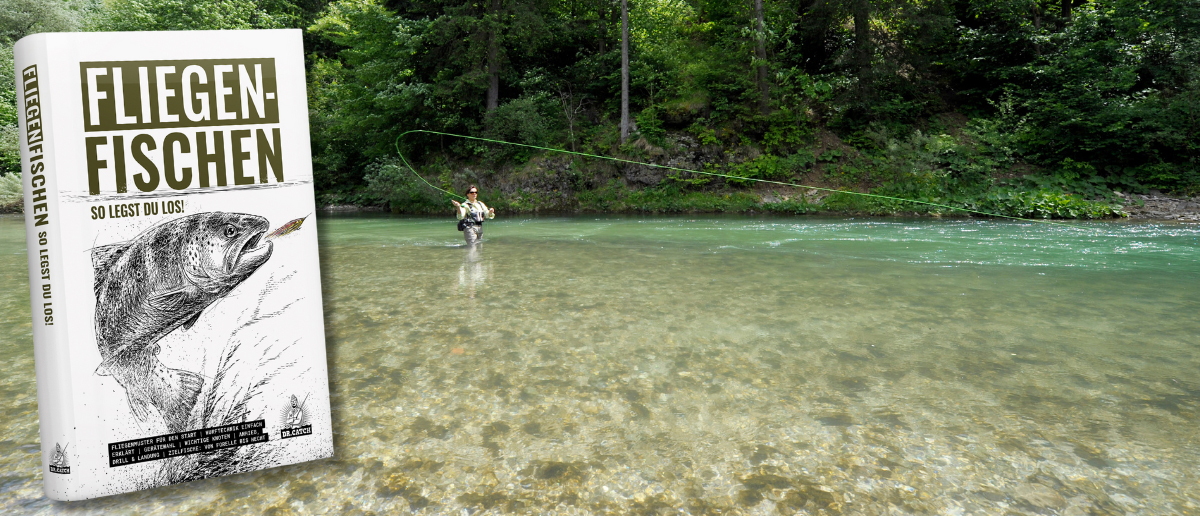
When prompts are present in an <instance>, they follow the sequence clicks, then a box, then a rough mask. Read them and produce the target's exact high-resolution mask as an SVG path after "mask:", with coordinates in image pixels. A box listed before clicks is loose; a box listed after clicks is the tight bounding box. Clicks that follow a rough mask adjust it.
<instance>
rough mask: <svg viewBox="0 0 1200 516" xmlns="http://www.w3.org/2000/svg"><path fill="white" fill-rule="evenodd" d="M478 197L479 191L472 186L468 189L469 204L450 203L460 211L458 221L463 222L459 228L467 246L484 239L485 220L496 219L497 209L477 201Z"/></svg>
mask: <svg viewBox="0 0 1200 516" xmlns="http://www.w3.org/2000/svg"><path fill="white" fill-rule="evenodd" d="M478 195H479V189H478V188H476V187H475V185H471V186H469V187H467V202H464V203H459V202H458V201H454V200H451V201H450V202H452V203H454V208H455V209H457V210H458V220H459V221H461V222H459V228H460V229H462V232H463V238H464V239H466V240H467V245H475V244H476V243H478V242H479V239H480V238H482V237H483V221H484V219H489V220H490V219H494V218H496V209H495V208H488V207H487V206H486V205H484V204H483V203H482V202H479V201H477V200H475V199H476V196H478Z"/></svg>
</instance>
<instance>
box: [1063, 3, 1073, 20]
mask: <svg viewBox="0 0 1200 516" xmlns="http://www.w3.org/2000/svg"><path fill="white" fill-rule="evenodd" d="M1071 3H1072V2H1071V0H1062V15H1063V19H1065V20H1067V21H1071V7H1072V5H1071Z"/></svg>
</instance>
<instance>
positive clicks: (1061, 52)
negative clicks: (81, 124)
mask: <svg viewBox="0 0 1200 516" xmlns="http://www.w3.org/2000/svg"><path fill="white" fill-rule="evenodd" d="M0 5H2V7H0V13H4V14H0V23H2V26H0V41H2V42H3V45H2V47H3V49H2V50H0V60H4V61H5V62H6V63H8V64H5V65H3V66H0V69H2V71H0V74H3V75H4V77H0V80H2V81H3V83H2V84H3V86H2V87H0V100H2V101H3V102H0V127H2V129H0V138H2V143H0V161H2V163H0V167H3V168H4V169H5V170H6V171H9V172H10V173H11V171H15V170H16V168H17V167H16V165H17V158H16V154H15V141H16V140H15V126H16V115H17V112H16V111H15V98H14V97H13V91H12V84H13V77H12V76H11V75H8V74H11V73H12V66H11V59H12V57H11V49H12V43H13V42H14V41H15V40H16V39H18V38H19V37H21V36H23V35H25V34H29V33H32V32H38V31H49V30H177V29H232V28H272V27H298V28H302V29H304V30H305V51H306V53H307V62H308V80H309V83H308V92H309V106H310V111H311V117H310V120H311V130H312V133H311V134H312V145H313V159H314V169H315V172H316V184H317V190H318V196H319V197H320V202H322V203H334V204H359V205H386V206H390V207H391V208H392V209H393V210H395V211H401V212H434V211H444V204H446V203H445V199H444V198H443V197H442V194H440V193H438V192H436V191H434V190H432V189H430V188H428V187H427V186H425V185H424V184H422V183H420V182H419V181H417V180H416V178H415V177H413V175H412V174H411V172H409V171H408V170H407V169H405V168H403V166H402V165H401V164H400V162H399V161H398V158H397V149H396V147H395V146H394V142H395V140H396V137H397V136H398V135H400V134H401V133H403V132H404V131H408V130H412V129H427V130H435V131H442V132H447V133H456V134H465V135H473V136H482V137H488V138H494V139H499V140H506V141H513V142H520V143H526V144H532V145H540V146H546V147H554V148H564V149H572V150H578V151H581V152H589V153H595V154H602V155H610V156H620V157H624V158H627V159H634V160H642V161H648V162H654V163H659V164H670V165H672V166H676V167H680V168H687V169H693V170H707V171H714V172H719V173H723V174H729V175H733V176H737V177H744V178H746V179H747V180H745V181H739V180H737V179H732V178H730V179H720V178H715V179H714V178H712V177H707V176H701V175H696V174H687V173H668V172H665V171H662V170H660V169H653V168H649V167H638V166H616V165H613V164H610V163H600V162H595V160H592V161H589V160H586V159H582V158H575V159H572V158H569V157H564V156H561V155H555V154H552V153H544V152H540V151H532V150H529V149H520V148H512V147H507V146H500V145H494V144H486V143H481V142H473V141H468V140H462V139H456V138H451V137H436V136H431V135H423V134H417V135H409V136H408V137H406V138H404V139H403V140H402V141H401V142H400V148H401V150H402V151H403V152H404V154H405V156H406V157H407V158H408V159H409V160H410V161H411V162H412V163H413V164H414V165H415V166H416V167H417V169H418V170H419V171H420V173H421V175H422V176H423V177H425V178H426V179H427V180H429V181H430V182H431V183H433V184H437V185H439V186H441V187H444V188H447V189H462V188H463V187H465V186H466V185H467V184H468V183H479V185H480V186H481V188H482V190H483V195H482V197H483V198H484V199H490V200H492V203H494V204H496V205H497V206H498V207H500V208H502V209H508V210H516V211H539V210H566V211H570V210H598V211H629V210H644V211H663V212H671V211H746V210H753V209H767V210H774V211H783V212H793V213H803V212H809V211H818V210H850V211H866V212H871V213H890V212H903V211H914V210H915V211H923V210H925V208H919V207H918V208H914V207H913V206H912V205H908V204H906V203H900V202H891V201H880V200H871V199H862V198H858V197H852V196H844V195H839V194H834V195H833V196H830V197H825V198H822V199H821V200H819V201H818V200H816V199H815V198H811V197H805V196H804V195H800V194H798V193H797V191H794V190H789V189H775V190H771V189H769V188H766V187H763V186H760V185H756V184H755V183H754V182H753V181H752V179H770V180H776V181H785V182H798V183H803V184H810V185H820V186H827V187H833V188H844V189H851V190H856V191H862V192H867V191H870V192H876V193H881V194H886V195H892V196H896V197H903V198H908V199H921V200H927V201H931V202H939V203H944V204H949V205H954V206H963V207H971V208H972V209H981V210H984V211H994V212H998V213H1005V214H1014V215H1020V216H1053V217H1093V216H1106V215H1111V214H1113V213H1114V209H1113V206H1115V204H1114V203H1115V202H1116V200H1117V199H1118V198H1117V197H1116V196H1115V192H1146V191H1150V190H1161V191H1163V192H1171V193H1177V194H1184V195H1194V194H1195V193H1196V192H1197V191H1198V190H1200V0H741V1H735V2H727V1H715V0H712V1H710V0H560V1H551V0H524V1H517V0H475V1H463V0H425V1H399V0H338V1H332V2H329V1H324V0H296V1H287V0H257V1H256V0H109V1H105V2H98V1H94V0H70V1H64V0H50V1H48V2H47V1H42V0H0ZM935 210H936V209H935Z"/></svg>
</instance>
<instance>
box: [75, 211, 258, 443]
mask: <svg viewBox="0 0 1200 516" xmlns="http://www.w3.org/2000/svg"><path fill="white" fill-rule="evenodd" d="M268 229H270V225H269V224H268V222H267V219H265V218H262V217H259V216H256V215H246V214H242V213H222V212H208V213H198V214H195V215H188V216H186V217H181V218H178V219H175V220H172V221H170V222H167V223H165V224H161V225H158V226H155V227H153V228H150V229H148V230H146V231H145V232H143V233H142V234H140V235H138V236H137V237H135V238H134V239H133V240H130V241H128V242H123V243H119V244H112V245H106V246H102V247H97V248H95V249H93V250H92V267H93V269H94V270H95V276H96V280H95V290H96V340H97V344H98V346H99V348H100V356H101V357H102V358H103V359H104V362H103V363H101V364H100V367H99V368H97V370H96V372H97V374H101V375H112V376H113V377H114V378H115V379H116V380H117V382H118V383H120V384H121V386H122V387H124V388H125V393H126V396H127V397H128V401H129V406H130V408H131V409H132V410H133V412H134V414H135V415H136V416H137V417H138V418H139V419H141V420H142V421H147V420H148V419H149V417H150V411H149V407H150V406H153V407H154V408H155V409H157V410H158V412H159V413H160V414H161V415H162V418H163V420H164V422H166V424H167V427H168V428H170V430H171V431H172V432H181V431H183V430H185V429H186V428H185V427H186V426H187V423H188V419H189V417H190V414H191V411H192V407H194V406H195V404H196V398H197V396H199V394H200V389H201V387H203V386H204V378H203V377H201V376H200V375H198V374H196V373H192V372H189V371H184V370H182V369H171V368H168V367H166V366H165V365H163V363H162V362H161V361H160V360H159V359H158V356H157V355H158V353H159V351H160V347H159V344H158V341H159V340H160V339H162V338H163V336H165V335H167V334H168V333H171V332H172V331H174V330H175V329H177V328H180V327H183V328H184V329H185V330H186V329H189V328H191V327H192V326H193V325H194V324H196V321H197V320H198V319H199V318H200V314H201V312H203V311H204V309H205V308H207V307H208V306H209V305H211V304H213V302H215V301H217V300H218V299H221V298H222V297H224V296H226V295H227V294H229V292H230V291H232V290H233V289H234V288H235V287H237V286H238V284H240V283H241V282H242V281H245V280H246V278H248V277H249V276H250V275H251V274H253V273H254V271H256V270H258V268H259V267H261V266H262V265H263V263H266V261H267V259H268V258H270V257H271V251H272V249H273V244H272V243H271V242H268V241H266V239H264V238H263V235H265V234H266V232H267V230H268Z"/></svg>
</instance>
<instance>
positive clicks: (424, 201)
mask: <svg viewBox="0 0 1200 516" xmlns="http://www.w3.org/2000/svg"><path fill="white" fill-rule="evenodd" d="M366 181H367V188H368V192H370V195H371V196H372V197H374V198H376V199H379V200H381V201H383V202H385V203H386V204H387V205H388V207H389V208H390V209H391V210H392V211H393V212H396V213H443V212H445V211H446V210H447V208H446V205H447V204H449V202H448V200H447V199H448V197H447V196H446V194H444V193H442V192H438V191H437V190H434V189H432V188H430V187H429V186H428V185H426V184H425V183H424V182H422V181H421V180H420V179H418V178H417V177H416V176H415V175H414V174H413V173H412V171H410V170H409V169H408V167H405V166H404V163H402V162H401V161H400V160H399V159H397V158H385V159H383V160H380V161H377V162H375V163H372V164H371V165H370V166H369V167H367V175H366ZM434 182H435V183H436V180H435V181H434Z"/></svg>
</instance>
